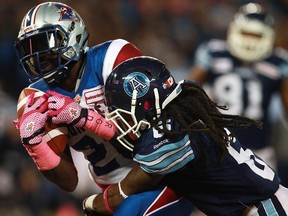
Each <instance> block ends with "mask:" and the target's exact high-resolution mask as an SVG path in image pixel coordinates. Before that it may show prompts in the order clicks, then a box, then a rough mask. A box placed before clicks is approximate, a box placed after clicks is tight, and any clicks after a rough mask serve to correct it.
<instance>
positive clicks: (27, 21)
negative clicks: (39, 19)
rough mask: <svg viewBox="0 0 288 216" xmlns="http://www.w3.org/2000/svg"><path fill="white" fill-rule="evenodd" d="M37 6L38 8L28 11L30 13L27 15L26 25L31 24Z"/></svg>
mask: <svg viewBox="0 0 288 216" xmlns="http://www.w3.org/2000/svg"><path fill="white" fill-rule="evenodd" d="M35 8H36V7H34V8H32V9H31V10H30V11H29V12H28V14H27V16H26V24H25V27H27V26H30V25H31V22H32V14H33V13H34V11H35Z"/></svg>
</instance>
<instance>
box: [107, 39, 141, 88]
mask: <svg viewBox="0 0 288 216" xmlns="http://www.w3.org/2000/svg"><path fill="white" fill-rule="evenodd" d="M141 55H142V52H141V50H140V49H139V48H137V47H136V46H135V45H134V44H132V43H130V42H128V41H126V40H123V39H117V40H113V41H112V42H111V44H110V45H109V47H108V49H107V52H106V55H105V58H104V62H103V79H104V83H105V82H106V79H107V77H108V76H109V74H110V73H111V71H112V70H113V69H114V68H115V67H116V66H117V65H118V64H120V63H121V62H123V61H125V60H127V59H129V58H133V57H137V56H141Z"/></svg>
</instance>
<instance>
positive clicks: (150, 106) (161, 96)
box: [105, 56, 182, 151]
mask: <svg viewBox="0 0 288 216" xmlns="http://www.w3.org/2000/svg"><path fill="white" fill-rule="evenodd" d="M181 90H182V89H181V83H178V84H177V83H176V82H175V80H174V77H173V76H172V75H171V73H170V72H169V70H168V69H167V68H166V66H165V64H164V63H163V62H161V61H159V60H158V59H156V58H152V57H148V56H141V57H135V58H131V59H128V60H126V61H125V62H123V63H121V64H120V65H118V66H117V67H116V68H115V69H114V70H113V71H112V72H111V74H110V75H109V76H108V78H107V81H106V84H105V98H106V103H107V105H108V111H109V113H108V114H107V116H106V117H107V118H108V119H109V120H111V121H113V122H114V124H115V125H116V126H117V128H118V131H119V134H118V137H117V139H118V141H119V142H120V143H121V144H122V145H123V146H124V147H125V148H127V149H128V150H130V151H132V150H133V144H131V142H130V140H131V139H130V138H132V139H135V138H138V137H140V135H141V131H142V130H144V129H147V128H149V127H150V123H149V122H150V121H151V120H152V119H156V118H158V117H159V116H160V115H161V111H162V110H163V109H164V108H165V107H166V106H167V104H168V103H170V102H171V101H172V100H173V99H174V98H175V97H177V95H178V94H179V93H180V92H181ZM128 137H129V138H128Z"/></svg>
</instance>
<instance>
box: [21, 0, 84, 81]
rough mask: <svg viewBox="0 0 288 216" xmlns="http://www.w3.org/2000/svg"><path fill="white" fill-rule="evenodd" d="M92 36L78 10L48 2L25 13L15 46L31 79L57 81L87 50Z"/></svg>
mask: <svg viewBox="0 0 288 216" xmlns="http://www.w3.org/2000/svg"><path fill="white" fill-rule="evenodd" d="M88 36H89V34H88V31H87V28H86V25H85V23H84V22H83V20H82V18H81V17H80V16H79V14H78V13H77V12H76V11H75V10H73V9H72V8H71V7H69V6H68V5H65V4H63V3H59V2H45V3H42V4H39V5H37V6H35V7H33V8H32V9H30V10H29V11H28V13H27V14H26V15H25V16H24V18H23V21H22V23H21V27H20V31H19V34H18V37H17V40H16V42H15V47H16V50H17V54H18V57H19V59H20V64H21V65H22V67H23V68H24V70H25V71H26V73H27V74H28V75H29V76H30V78H31V80H33V81H35V80H37V79H39V78H44V79H45V80H46V81H47V82H48V83H53V82H55V81H56V82H57V81H58V82H59V81H60V80H61V79H62V78H63V77H65V76H66V73H67V69H68V68H69V67H71V66H72V65H73V64H74V63H75V61H78V60H79V59H80V57H81V56H82V55H83V53H85V52H86V50H87V43H88ZM47 56H48V57H47Z"/></svg>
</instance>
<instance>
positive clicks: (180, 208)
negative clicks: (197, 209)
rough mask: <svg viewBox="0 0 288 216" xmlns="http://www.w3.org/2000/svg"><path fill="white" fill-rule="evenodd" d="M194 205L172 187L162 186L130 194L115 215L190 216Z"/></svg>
mask: <svg viewBox="0 0 288 216" xmlns="http://www.w3.org/2000/svg"><path fill="white" fill-rule="evenodd" d="M192 211H193V205H192V204H191V203H190V202H189V201H188V200H186V199H184V198H182V197H181V196H179V195H176V194H175V193H174V192H173V191H172V190H171V189H170V188H167V187H161V188H158V189H155V190H152V191H147V192H143V193H139V194H135V195H131V196H129V197H128V198H127V199H125V200H124V201H123V202H122V203H121V205H120V206H119V207H118V208H117V209H116V211H115V213H114V215H115V216H144V215H145V216H148V215H149V216H169V215H171V216H175V215H181V216H189V215H190V214H191V212H192Z"/></svg>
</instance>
